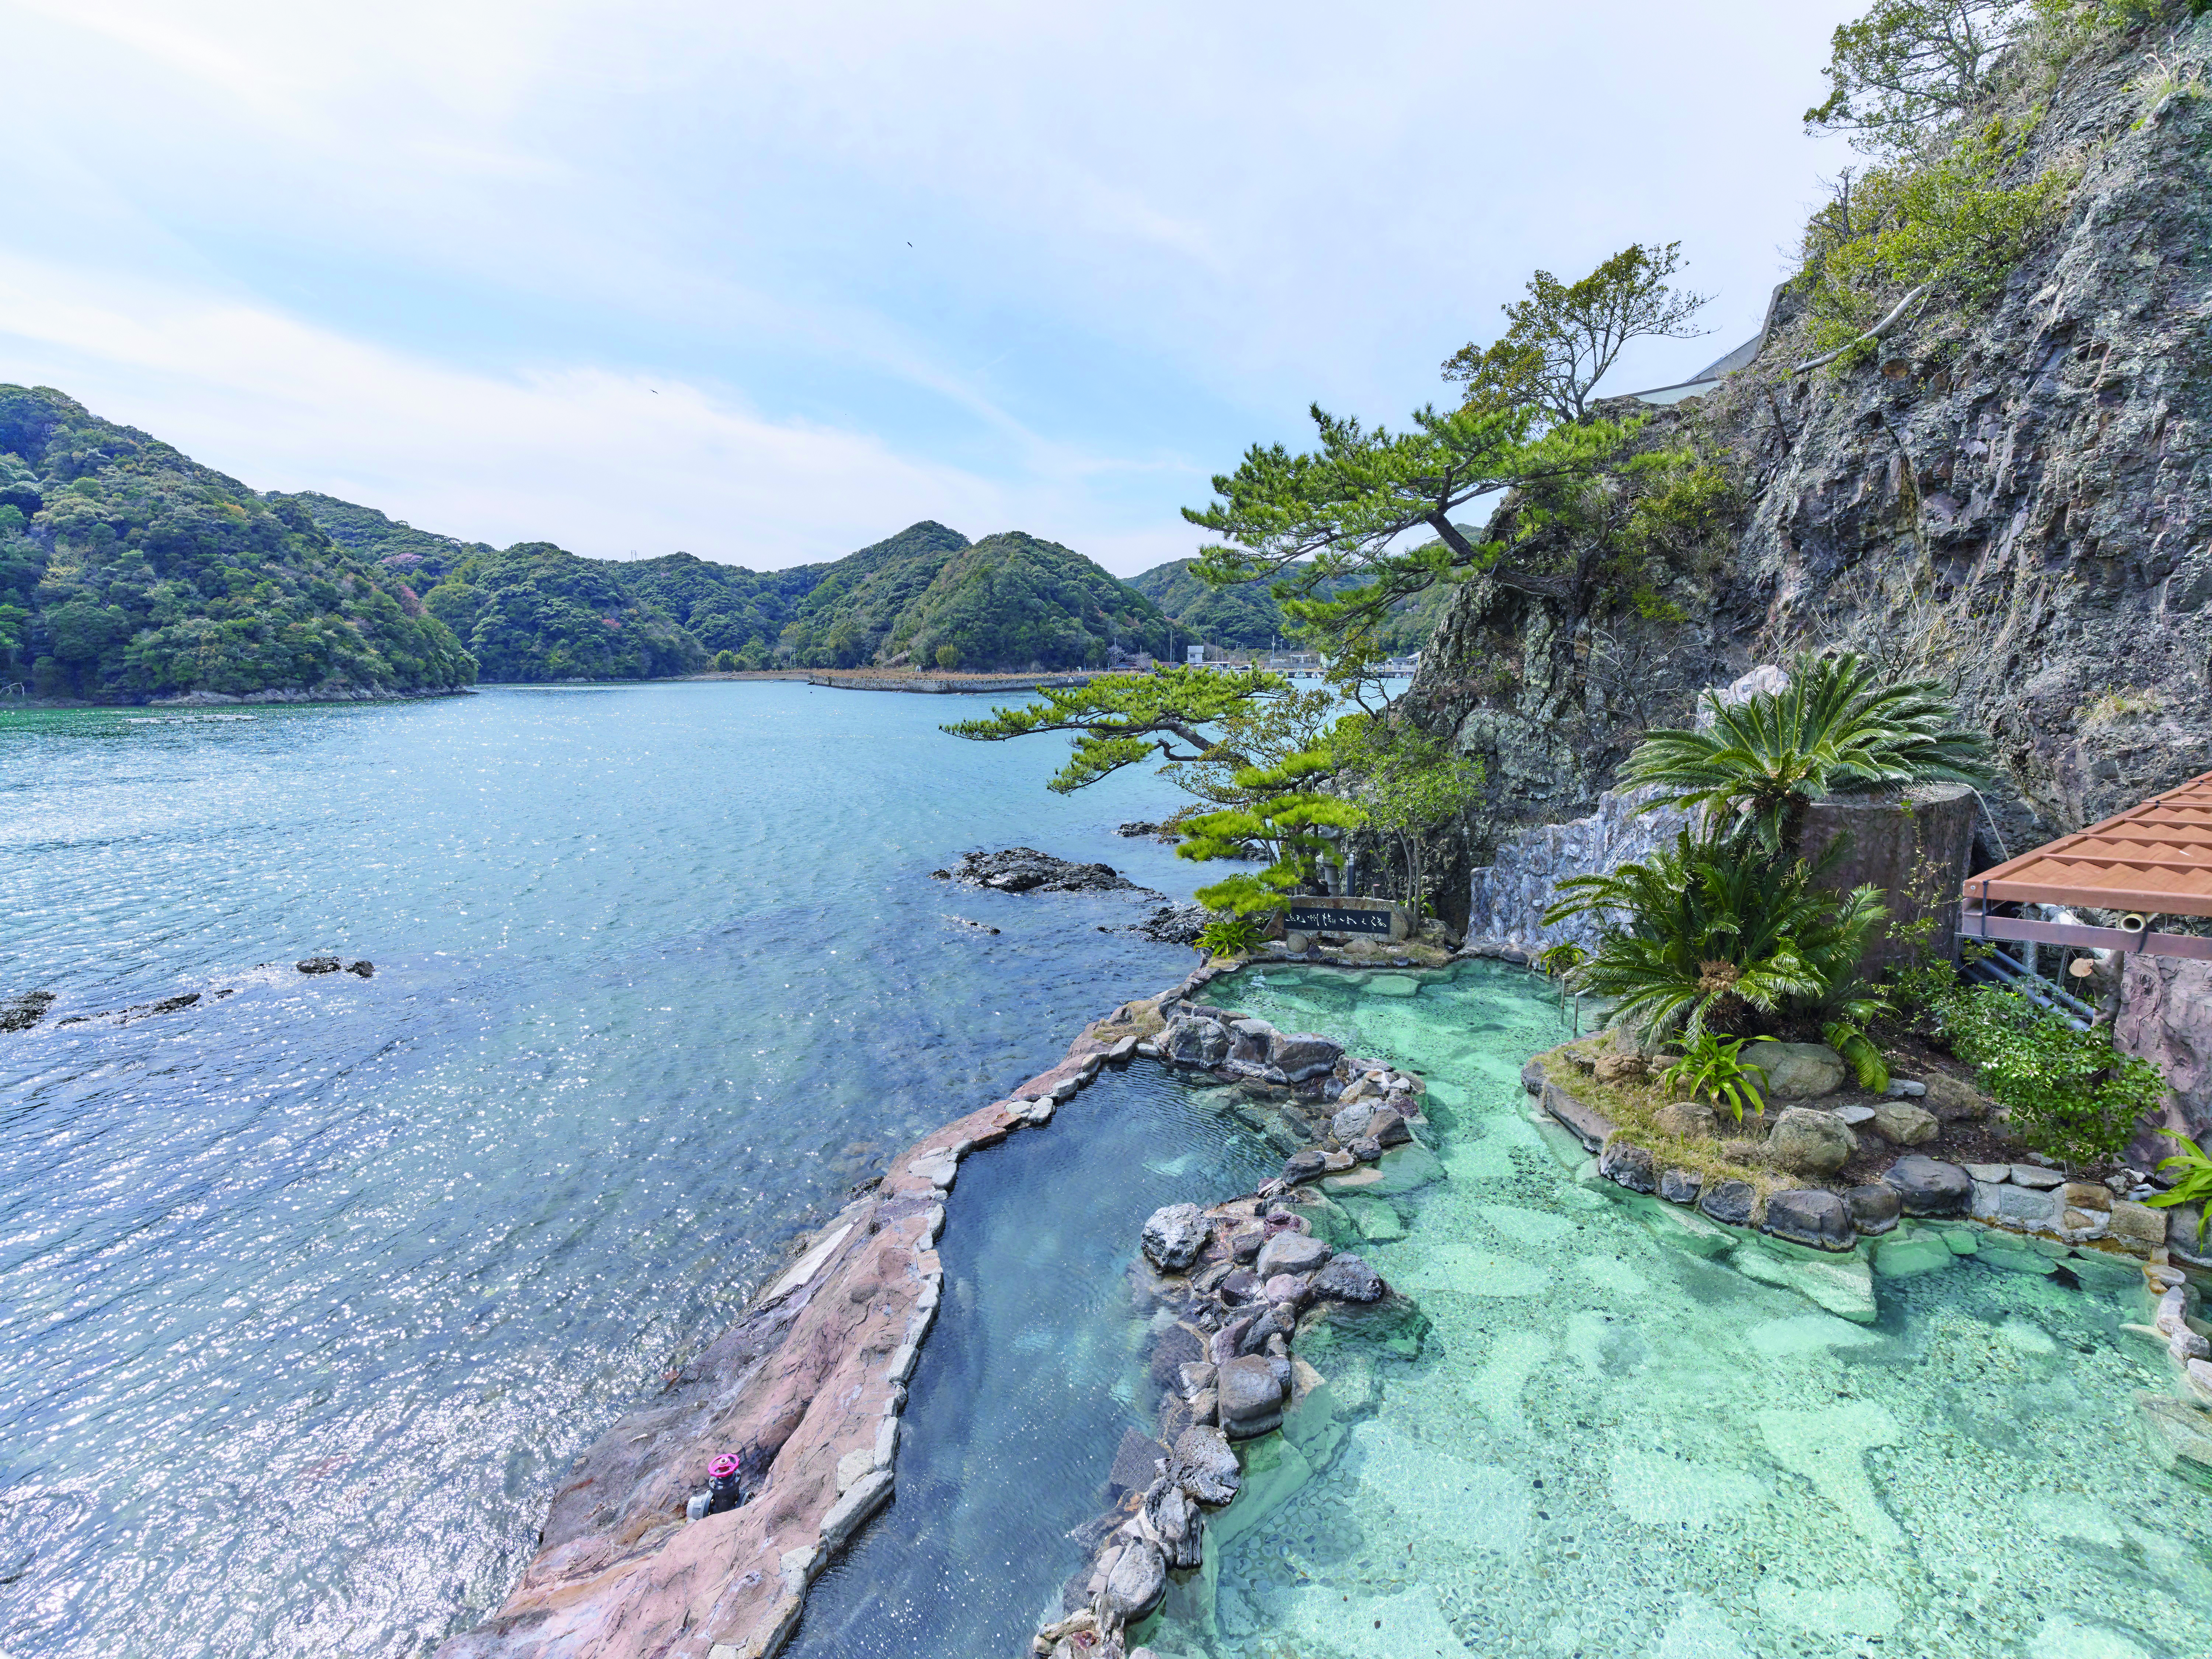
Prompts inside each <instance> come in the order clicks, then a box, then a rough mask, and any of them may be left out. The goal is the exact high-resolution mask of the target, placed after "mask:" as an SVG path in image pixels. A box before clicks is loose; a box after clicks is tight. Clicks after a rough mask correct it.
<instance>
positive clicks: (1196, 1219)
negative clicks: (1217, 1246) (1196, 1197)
mask: <svg viewBox="0 0 2212 1659" xmlns="http://www.w3.org/2000/svg"><path fill="white" fill-rule="evenodd" d="M1206 1231H1207V1229H1206V1217H1205V1215H1204V1214H1203V1213H1201V1212H1200V1210H1199V1207H1198V1206H1197V1205H1195V1204H1164V1205H1162V1206H1160V1207H1159V1208H1158V1209H1157V1210H1155V1211H1153V1212H1152V1216H1151V1218H1149V1219H1147V1220H1146V1223H1145V1236H1144V1246H1145V1254H1146V1255H1148V1256H1150V1257H1151V1258H1152V1261H1153V1262H1154V1263H1155V1264H1157V1265H1158V1266H1159V1267H1164V1268H1166V1269H1168V1270H1169V1271H1170V1272H1180V1271H1181V1270H1182V1268H1185V1267H1188V1266H1190V1264H1191V1263H1192V1262H1194V1261H1197V1260H1198V1253H1199V1252H1200V1250H1202V1249H1205V1248H1206Z"/></svg>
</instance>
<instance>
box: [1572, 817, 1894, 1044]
mask: <svg viewBox="0 0 2212 1659" xmlns="http://www.w3.org/2000/svg"><path fill="white" fill-rule="evenodd" d="M1841 850H1842V849H1841V848H1831V849H1830V851H1829V854H1828V855H1827V856H1826V858H1824V859H1823V860H1821V861H1820V863H1818V864H1808V863H1807V862H1806V861H1805V860H1802V859H1793V860H1787V861H1784V860H1776V859H1772V858H1769V857H1767V856H1765V854H1763V853H1762V852H1761V850H1760V849H1759V846H1758V844H1757V842H1755V841H1753V840H1752V839H1751V838H1750V837H1749V836H1743V837H1740V838H1737V839H1735V840H1733V841H1728V842H1699V841H1697V840H1696V839H1694V838H1693V837H1692V836H1691V835H1690V833H1689V832H1688V831H1687V830H1684V831H1683V832H1682V833H1681V834H1680V835H1679V836H1676V837H1675V840H1674V846H1673V847H1672V848H1663V849H1662V850H1661V851H1659V852H1657V853H1655V854H1652V855H1651V856H1650V858H1648V859H1644V860H1639V861H1634V862H1631V863H1627V864H1623V865H1621V866H1620V867H1619V868H1617V869H1615V870H1613V871H1612V872H1609V873H1608V874H1606V875H1601V876H1575V877H1571V878H1569V879H1568V880H1565V881H1563V882H1561V883H1560V884H1559V889H1558V890H1559V893H1560V894H1561V895H1562V896H1561V898H1560V900H1559V902H1558V903H1556V904H1554V905H1553V907H1552V908H1550V909H1549V910H1547V911H1546V912H1545V915H1544V920H1545V922H1546V923H1547V925H1549V924H1552V923H1556V922H1559V921H1565V920H1567V919H1568V918H1569V917H1571V916H1577V915H1590V914H1596V915H1601V916H1603V917H1604V918H1605V919H1606V932H1605V933H1604V934H1603V935H1602V936H1601V938H1600V939H1599V941H1598V948H1597V951H1596V953H1595V955H1594V956H1592V957H1590V959H1589V962H1587V963H1584V964H1583V966H1582V967H1581V968H1580V969H1577V972H1576V975H1575V977H1576V981H1577V984H1578V986H1579V987H1580V988H1581V989H1583V990H1585V991H1590V992H1595V994H1598V995H1600V996H1609V997H1615V998H1618V999H1619V1003H1618V1006H1617V1008H1616V1014H1617V1016H1618V1017H1620V1018H1625V1019H1627V1020H1630V1021H1632V1022H1633V1023H1636V1024H1642V1025H1644V1026H1647V1027H1648V1028H1649V1029H1650V1030H1651V1032H1652V1033H1653V1035H1655V1036H1665V1035H1666V1034H1668V1032H1671V1031H1674V1030H1678V1029H1679V1030H1682V1031H1683V1032H1684V1033H1685V1036H1686V1040H1687V1041H1691V1042H1694V1041H1695V1040H1696V1039H1697V1036H1698V1034H1699V1032H1701V1031H1705V1030H1719V1031H1731V1032H1748V1031H1752V1030H1756V1029H1758V1028H1759V1027H1760V1026H1771V1025H1774V1024H1782V1023H1785V1022H1787V1021H1789V1020H1790V1019H1791V1018H1793V1017H1794V1018H1798V1019H1800V1020H1807V1021H1810V1022H1811V1023H1814V1024H1824V1023H1827V1022H1828V1021H1832V1020H1835V1019H1838V1018H1857V1019H1858V1020H1859V1021H1860V1022H1861V1023H1863V1021H1864V1020H1865V1019H1869V1018H1873V1017H1874V1012H1875V1009H1874V1006H1870V1005H1872V1004H1878V1003H1879V999H1875V998H1872V996H1871V994H1870V993H1869V992H1868V991H1867V990H1866V988H1865V987H1864V986H1863V983H1862V982H1861V981H1860V980H1859V978H1858V962H1859V957H1860V955H1861V954H1862V953H1863V951H1864V949H1865V945H1866V936H1867V933H1868V931H1869V929H1870V928H1872V927H1874V926H1875V923H1877V922H1878V921H1881V917H1882V915H1883V910H1882V904H1881V895H1880V893H1879V891H1878V890H1876V889H1875V888H1873V887H1860V888H1857V889H1855V890H1853V891H1851V892H1850V893H1848V894H1842V895H1838V894H1836V893H1832V892H1829V891H1827V890H1825V889H1824V888H1822V887H1821V886H1820V884H1819V883H1820V879H1821V878H1823V877H1824V876H1825V875H1826V873H1827V872H1828V871H1829V870H1830V869H1831V868H1832V866H1833V862H1834V860H1835V858H1836V857H1837V856H1838V854H1840V852H1841Z"/></svg>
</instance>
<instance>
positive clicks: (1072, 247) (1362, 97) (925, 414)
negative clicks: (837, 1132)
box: [0, 0, 1858, 569]
mask: <svg viewBox="0 0 2212 1659" xmlns="http://www.w3.org/2000/svg"><path fill="white" fill-rule="evenodd" d="M1856 9H1858V5H1857V0H1815V3H1814V4H1812V5H1808V6H1807V7H1802V8H1775V7H1772V6H1771V5H1769V4H1765V3H1760V0H1685V3H1683V4H1681V5H1679V6H1674V7H1668V8H1655V7H1652V6H1650V4H1649V3H1648V0H1591V3H1589V4H1588V5H1586V6H1584V7H1583V8H1580V9H1577V10H1576V11H1575V12H1574V13H1573V14H1572V15H1566V14H1560V13H1557V12H1545V11H1543V10H1542V9H1528V8H1526V7H1510V8H1509V7H1505V6H1502V5H1495V4H1493V5H1488V6H1485V5H1480V4H1478V5H1475V6H1468V5H1465V4H1458V5H1444V4H1434V5H1410V6H1406V7H1401V8H1393V9H1388V10H1385V11H1383V12H1381V13H1370V14H1367V15H1360V16H1358V17H1353V16H1352V15H1349V14H1346V13H1345V12H1344V11H1343V9H1342V8H1341V7H1340V6H1335V5H1326V6H1325V5H1322V4H1319V3H1313V0H1272V3H1268V4H1266V5H1261V4H1259V3H1255V0H1230V3H1225V4H1222V5H1218V6H1213V7H1206V8H1191V7H1188V6H1182V5H1170V4H1168V3H1164V0H1123V3H1118V4H1116V5H1114V6H1110V7H1108V6H1092V7H1088V8H1085V7H1080V6H1078V7H1065V6H1063V7H1057V8H1039V7H1036V6H1034V5H1029V4H1023V3H1015V0H962V3H958V4H949V5H942V6H933V7H928V8H918V7H914V6H910V5H903V4H894V3H890V0H819V3H816V4H812V5H809V6H805V7H773V8H772V7H765V6H738V7H730V6H726V5H720V4H713V3H708V0H645V3H637V0H623V3H617V0H435V3H428V0H394V3H391V4H387V5H386V6H382V7H380V8H378V9H377V10H376V11H375V12H374V14H373V15H372V14H367V13H362V12H361V11H360V10H358V9H353V10H347V9H339V8H330V7H316V6H301V5H298V4H296V3H266V0H0V27H4V28H5V29H6V30H7V31H8V33H9V38H10V40H11V42H13V43H15V45H16V46H18V47H19V50H18V51H17V52H16V53H15V68H14V69H13V70H11V77H12V78H11V82H10V94H11V98H12V99H13V100H15V130H16V131H17V132H18V133H19V134H21V144H22V153H21V158H20V161H19V165H18V166H17V167H16V169H15V174H14V179H15V181H16V182H17V185H18V188H19V191H20V192H21V195H22V197H23V199H22V201H21V203H20V204H18V208H19V210H18V211H16V212H15V213H13V214H12V215H11V216H9V219H8V220H7V222H5V223H4V224H0V252H6V253H7V254H9V256H10V263H9V264H8V265H7V267H6V269H7V270H8V271H9V273H10V274H9V277H8V280H9V282H10V283H12V284H13V285H14V292H13V293H12V294H11V296H10V298H11V306H10V309H9V313H8V314H7V316H6V318H5V319H0V353H4V355H0V379H7V378H13V379H21V378H24V377H25V376H26V375H27V374H33V373H35V374H42V375H46V376H47V377H49V378H53V379H56V380H58V381H60V382H61V383H62V384H64V386H66V388H67V389H69V390H70V391H72V392H76V394H77V395H79V396H82V397H83V398H86V400H87V401H88V402H90V403H93V404H95V406H99V407H100V408H101V409H102V411H103V412H106V413H112V414H116V415H118V416H122V417H124V418H128V419H131V420H133V421H136V422H137V423H139V424H142V425H144V426H147V427H149V428H150V429H154V430H156V431H159V432H161V435H164V436H166V437H169V438H171V439H172V440H173V441H178V442H179V443H180V444H182V445H184V446H185V447H187V448H190V449H192V450H193V451H194V452H195V453H200V454H201V455H202V457H203V459H207V460H209V461H210V462H211V463H213V464H216V465H222V466H223V467H225V468H226V469H227V470H229V471H234V472H236V473H238V474H240V476H242V477H248V478H249V479H251V480H252V482H254V483H263V484H269V483H284V484H295V485H310V484H312V485H315V486H316V487H321V488H331V489H338V485H339V482H340V481H344V480H351V481H353V482H352V483H350V484H349V485H348V488H350V489H356V490H357V491H359V492H360V493H361V495H362V496H363V498H364V499H368V500H369V501H371V502H372V504H374V505H380V506H389V507H392V510H395V511H398V512H401V513H404V515H405V516H408V517H410V519H413V520H416V521H417V522H420V523H423V524H425V525H428V526H435V527H438V528H444V529H451V530H453V531H454V532H456V533H462V534H468V535H475V536H483V537H486V538H489V539H494V540H500V539H505V538H512V537H515V536H523V535H528V536H544V537H548V538H555V539H558V540H561V541H562V542H563V543H564V544H570V545H574V546H578V547H580V548H583V549H586V550H614V551H627V550H629V549H630V548H632V547H635V548H636V549H638V550H640V551H641V552H653V551H662V550H666V549H667V548H669V547H671V546H683V547H687V548H690V550H694V551H699V552H710V551H716V550H720V551H719V554H718V556H729V557H736V558H742V559H745V560H747V561H749V562H755V563H775V562H785V561H786V560H787V559H793V558H802V557H805V558H812V557H819V556H825V555H827V554H829V553H834V552H836V551H838V550H842V549H844V548H847V547H849V546H852V545H854V544H857V543H858V542H860V541H865V540H868V539H872V538H874V537H875V536H878V535H880V534H883V533H885V532H888V531H889V530H891V529H895V528H896V527H897V526H898V525H900V524H902V523H904V522H907V521H908V520H911V519H912V518H915V517H918V516H923V515H927V516H934V517H938V518H941V519H944V520H946V521H947V522H951V523H956V524H958V526H959V527H960V528H962V529H963V530H966V531H968V532H969V533H971V534H974V533H981V532H983V531H985V530H988V529H992V528H998V527H1006V526H1017V525H1018V526H1020V527H1023V528H1027V529H1030V530H1033V531H1035V532H1037V533H1040V534H1046V535H1051V536H1054V537H1055V538H1058V539H1060V540H1063V541H1066V542H1067V543H1069V544H1072V545H1075V546H1078V547H1080V548H1083V549H1084V550H1086V551H1091V552H1093V553H1094V554H1101V553H1103V554H1105V555H1106V556H1107V562H1109V564H1110V565H1111V566H1113V567H1114V568H1124V569H1131V568H1138V567H1136V566H1134V565H1132V564H1131V563H1129V561H1130V560H1133V559H1141V560H1143V561H1145V562H1151V561H1152V559H1153V558H1154V556H1156V555H1157V556H1176V555H1179V554H1182V553H1185V552H1188V551H1189V550H1190V549H1191V547H1192V545H1193V544H1194V538H1192V537H1191V536H1190V534H1189V532H1188V529H1187V527H1186V526H1182V523H1181V522H1180V520H1179V519H1178V518H1177V516H1176V511H1175V509H1176V507H1177V506H1178V505H1181V504H1182V503H1183V502H1186V501H1196V500H1199V499H1201V498H1202V497H1203V495H1204V494H1205V476H1206V474H1207V473H1210V472H1212V471H1216V470H1218V469H1219V468H1221V467H1223V466H1225V465H1228V464H1230V463H1231V462H1232V461H1233V460H1234V459H1235V457H1236V455H1237V453H1239V452H1240V451H1241V450H1242V449H1243V447H1244V445H1245V444H1246V443H1247V442H1249V441H1251V440H1253V439H1255V438H1261V439H1273V438H1276V437H1283V438H1286V439H1290V440H1291V441H1297V440H1298V439H1299V438H1300V437H1301V436H1302V435H1303V433H1302V428H1303V425H1304V406H1305V404H1306V402H1307V401H1308V400H1309V399H1310V398H1316V397H1318V398H1321V399H1322V400H1323V401H1324V402H1326V403H1328V404H1332V405H1334V406H1339V407H1344V408H1347V409H1350V410H1355V411H1357V412H1359V413H1361V414H1363V415H1365V416H1370V418H1372V417H1384V418H1392V419H1395V418H1400V417H1401V416H1402V415H1403V412H1404V410H1405V409H1406V408H1407V406H1408V405H1410V404H1413V403H1417V402H1419V401H1422V400H1424V399H1426V398H1432V397H1436V396H1437V395H1439V394H1440V393H1441V392H1443V387H1442V386H1440V385H1439V384H1438V382H1437V378H1436V364H1437V362H1438V361H1439V360H1440V359H1441V358H1442V357H1443V356H1445V355H1447V354H1448V353H1449V350H1450V349H1452V348H1453V347H1455V346H1456V345H1457V344H1459V343H1461V342H1462V341H1463V340H1465V339H1467V338H1468V337H1486V335H1487V333H1488V332H1489V331H1490V330H1491V329H1492V328H1493V327H1494V325H1495V323H1496V319H1497V310H1496V307H1497V306H1498V304H1499V302H1501V301H1504V300H1506V299H1510V298H1511V297H1513V295H1514V294H1515V292H1516V290H1517V288H1518V286H1519V283H1521V281H1522V279H1523V278H1524V277H1525V276H1526V275H1527V273H1528V270H1530V269H1531V268H1533V267H1534V266H1536V265H1544V266H1547V267H1549V268H1552V269H1553V270H1559V271H1560V272H1562V273H1571V272H1575V271H1578V270H1582V269H1586V268H1587V267H1588V265H1589V264H1591V263H1594V262H1595V259H1596V258H1601V257H1602V256H1603V255H1604V254H1606V253H1607V252H1612V251H1613V249H1615V248H1617V247H1618V246H1620V245H1622V244H1623V243H1625V242H1626V241H1628V240H1632V239H1641V240H1651V239H1653V238H1663V239H1672V238H1674V237H1676V236H1680V237H1681V238H1682V239H1683V240H1684V242H1685V246H1686V252H1687V253H1688V254H1689V255H1690V257H1691V258H1692V261H1693V265H1694V270H1693V274H1694V276H1695V277H1696V279H1697V280H1698V282H1699V285H1700V286H1704V287H1707V288H1712V289H1718V290H1719V291H1720V293H1721V295H1722V299H1721V301H1719V303H1718V304H1717V306H1716V307H1715V308H1714V321H1715V324H1716V328H1717V333H1718V334H1719V335H1720V336H1721V337H1720V338H1719V339H1717V340H1716V341H1715V342H1713V343H1712V345H1713V346H1714V348H1715V349H1717V348H1718V347H1719V346H1720V345H1723V344H1725V343H1729V342H1731V341H1732V340H1733V339H1734V338H1735V337H1738V336H1740V335H1741V333H1742V332H1745V331H1748V330H1749V328H1750V327H1752V326H1753V325H1755V324H1756V321H1757V319H1758V315H1759V310H1760V308H1761V307H1762V306H1763V304H1764V301H1765V291H1766V289H1767V288H1768V286H1770V285H1771V282H1772V280H1773V278H1774V276H1776V275H1777V272H1776V270H1775V264H1776V260H1775V255H1774V252H1773V250H1774V249H1775V247H1776V246H1778V244H1781V243H1784V242H1786V241H1787V240H1789V237H1790V232H1791V230H1792V228H1793V226H1794V222H1795V221H1796V218H1797V217H1798V216H1799V215H1800V213H1801V212H1802V203H1803V201H1804V200H1805V198H1806V197H1807V196H1808V194H1809V193H1810V189H1809V186H1810V183H1811V176H1812V174H1813V173H1814V170H1815V169H1816V167H1832V165H1833V158H1832V157H1824V155H1822V153H1821V152H1820V150H1819V149H1817V147H1808V146H1806V145H1805V144H1803V143H1801V142H1800V141H1799V140H1797V139H1796V136H1795V129H1796V120H1795V118H1796V112H1797V111H1799V110H1801V109H1802V108H1803V107H1804V106H1805V104H1806V103H1807V102H1808V101H1810V100H1811V99H1812V98H1813V97H1814V96H1816V95H1817V93H1818V90H1819V85H1818V81H1817V76H1816V75H1815V73H1814V71H1815V70H1817V68H1818V65H1819V64H1820V59H1821V55H1822V47H1823V45H1824V41H1825V36H1826V31H1827V29H1828V28H1829V27H1831V26H1832V24H1833V23H1834V22H1835V21H1838V20H1839V19H1840V18H1842V17H1843V16H1844V15H1849V14H1850V12H1852V11H1854V10H1856ZM909 243H911V244H912V246H908V244H909ZM10 332H12V337H9V335H10ZM1705 350H1706V345H1705V343H1697V344H1692V345H1688V346H1680V347H1661V348H1655V349H1651V350H1650V351H1647V352H1646V353H1644V354H1643V355H1642V356H1632V357H1631V359H1630V360H1628V361H1627V362H1624V364H1623V365H1622V367H1621V370H1620V375H1621V383H1624V384H1626V383H1628V382H1631V381H1632V380H1636V379H1638V378H1644V377H1648V378H1650V379H1652V380H1665V379H1668V378H1670V377H1671V375H1672V374H1674V372H1677V371H1678V370H1680V369H1681V368H1686V367H1689V366H1692V360H1695V359H1698V358H1699V357H1700V356H1701V354H1704V353H1705ZM654 386H658V387H659V396H658V397H655V396H654V394H653V392H652V391H651V390H650V388H652V387H654ZM639 399H642V400H644V401H643V402H642V403H641V404H640V403H639V402H638V400H639ZM694 469H696V471H694ZM339 493H346V492H345V490H344V489H339ZM963 520H964V521H963Z"/></svg>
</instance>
